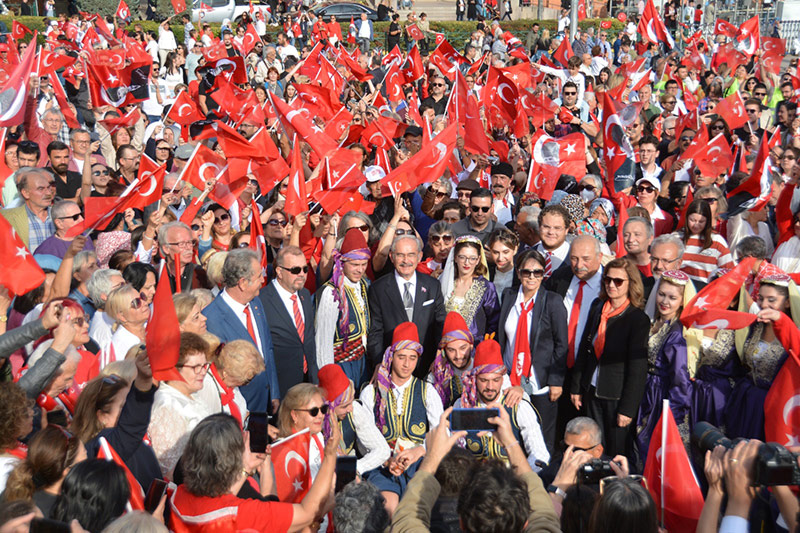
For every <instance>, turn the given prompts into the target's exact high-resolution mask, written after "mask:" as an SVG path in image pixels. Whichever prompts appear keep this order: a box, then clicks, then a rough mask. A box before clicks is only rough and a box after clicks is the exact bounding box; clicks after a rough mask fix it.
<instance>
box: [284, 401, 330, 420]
mask: <svg viewBox="0 0 800 533" xmlns="http://www.w3.org/2000/svg"><path fill="white" fill-rule="evenodd" d="M329 409H330V407H329V406H328V404H325V405H323V406H321V407H312V408H311V409H292V411H305V412H306V413H308V414H309V415H311V418H314V417H316V416H317V415H318V414H320V413H322V414H323V415H327V414H328V410H329Z"/></svg>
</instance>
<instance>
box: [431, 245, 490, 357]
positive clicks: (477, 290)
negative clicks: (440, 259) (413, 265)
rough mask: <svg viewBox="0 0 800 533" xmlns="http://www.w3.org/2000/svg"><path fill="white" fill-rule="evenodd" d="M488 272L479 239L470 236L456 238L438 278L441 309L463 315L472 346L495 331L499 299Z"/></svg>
mask: <svg viewBox="0 0 800 533" xmlns="http://www.w3.org/2000/svg"><path fill="white" fill-rule="evenodd" d="M488 275H489V268H488V267H487V265H486V255H485V254H484V251H483V244H482V243H481V241H480V239H478V238H477V237H475V236H473V235H464V236H462V237H459V238H458V239H456V244H455V246H453V248H452V249H451V250H450V255H449V256H448V258H447V262H446V264H445V268H444V271H443V272H442V275H441V277H440V278H439V281H440V282H441V283H442V295H443V296H444V306H445V309H447V312H448V313H449V312H452V311H455V312H457V313H458V314H460V315H461V316H462V317H464V322H466V323H467V324H468V325H469V331H470V333H472V338H473V339H474V340H475V344H476V345H477V344H478V343H479V342H480V341H482V340H483V337H484V335H485V334H487V333H489V334H491V333H496V332H497V321H498V319H499V318H500V300H499V299H498V298H497V290H496V289H495V287H494V284H493V283H492V282H491V281H489V279H488Z"/></svg>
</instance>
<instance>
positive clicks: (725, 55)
mask: <svg viewBox="0 0 800 533" xmlns="http://www.w3.org/2000/svg"><path fill="white" fill-rule="evenodd" d="M723 63H727V64H728V67H729V68H730V69H731V72H733V71H735V70H736V67H738V66H739V65H746V64H747V56H745V55H744V54H743V53H741V52H739V51H737V50H736V48H734V46H733V43H725V44H721V45H719V47H718V48H717V52H716V53H715V54H714V57H713V58H712V59H711V68H713V69H718V68H719V67H720V65H722V64H723Z"/></svg>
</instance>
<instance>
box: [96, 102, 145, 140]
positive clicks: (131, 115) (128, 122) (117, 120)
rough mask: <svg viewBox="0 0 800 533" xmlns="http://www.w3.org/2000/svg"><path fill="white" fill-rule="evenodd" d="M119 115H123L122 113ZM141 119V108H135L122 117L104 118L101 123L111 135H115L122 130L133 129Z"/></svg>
mask: <svg viewBox="0 0 800 533" xmlns="http://www.w3.org/2000/svg"><path fill="white" fill-rule="evenodd" d="M118 113H119V114H120V115H122V113H121V112H118ZM141 118H142V114H141V112H139V108H138V107H134V108H132V109H131V110H130V111H128V112H127V113H125V114H124V115H122V116H119V117H111V118H104V119H102V120H100V121H99V122H100V124H102V125H103V127H104V128H105V129H106V130H107V131H108V134H109V135H113V134H114V132H116V131H117V130H118V129H120V128H132V127H133V126H134V124H136V123H137V122H139V119H141Z"/></svg>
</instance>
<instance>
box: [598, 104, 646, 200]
mask: <svg viewBox="0 0 800 533" xmlns="http://www.w3.org/2000/svg"><path fill="white" fill-rule="evenodd" d="M631 108H634V106H627V107H625V108H623V109H616V106H615V104H614V101H613V100H612V99H611V97H610V96H609V94H608V92H605V93H603V143H604V146H603V159H604V160H605V163H606V180H607V182H608V188H609V190H611V191H616V192H619V191H620V190H622V189H624V188H627V187H630V186H631V185H633V173H634V164H635V156H634V152H633V146H632V145H631V141H630V139H629V138H628V135H627V133H625V128H626V127H627V126H628V125H629V124H631V123H633V119H631V118H630V117H629V116H628V115H629V114H631V113H630V112H629V111H630V110H631ZM634 114H635V115H638V112H636V113H634ZM633 118H635V117H633Z"/></svg>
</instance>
